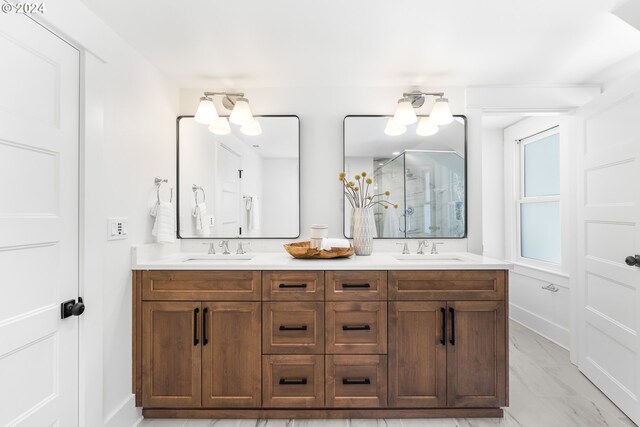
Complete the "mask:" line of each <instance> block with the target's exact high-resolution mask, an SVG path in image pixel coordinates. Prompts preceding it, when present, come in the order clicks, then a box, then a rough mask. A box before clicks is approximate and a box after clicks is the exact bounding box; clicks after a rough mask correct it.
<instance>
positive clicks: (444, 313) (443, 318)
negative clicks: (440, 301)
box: [440, 307, 447, 345]
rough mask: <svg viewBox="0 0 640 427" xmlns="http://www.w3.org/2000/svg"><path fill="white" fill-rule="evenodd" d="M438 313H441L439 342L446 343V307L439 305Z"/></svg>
mask: <svg viewBox="0 0 640 427" xmlns="http://www.w3.org/2000/svg"><path fill="white" fill-rule="evenodd" d="M440 313H442V335H441V337H440V344H442V345H447V309H446V308H444V307H440Z"/></svg>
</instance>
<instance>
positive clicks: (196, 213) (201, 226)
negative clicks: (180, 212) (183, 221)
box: [191, 203, 209, 236]
mask: <svg viewBox="0 0 640 427" xmlns="http://www.w3.org/2000/svg"><path fill="white" fill-rule="evenodd" d="M191 215H193V217H194V219H195V223H196V232H197V233H198V234H199V235H200V236H208V235H209V223H208V221H207V220H208V218H207V205H206V204H204V203H198V204H197V205H196V207H195V208H193V212H191Z"/></svg>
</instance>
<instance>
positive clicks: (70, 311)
mask: <svg viewBox="0 0 640 427" xmlns="http://www.w3.org/2000/svg"><path fill="white" fill-rule="evenodd" d="M84 309H85V306H84V302H82V297H78V302H76V300H74V299H70V300H69V301H65V302H63V303H62V304H60V318H62V319H66V318H67V317H71V316H80V315H81V314H82V313H84Z"/></svg>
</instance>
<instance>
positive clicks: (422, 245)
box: [416, 240, 428, 255]
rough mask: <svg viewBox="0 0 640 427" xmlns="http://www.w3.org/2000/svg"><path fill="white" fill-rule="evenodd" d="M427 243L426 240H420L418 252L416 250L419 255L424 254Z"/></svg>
mask: <svg viewBox="0 0 640 427" xmlns="http://www.w3.org/2000/svg"><path fill="white" fill-rule="evenodd" d="M427 243H428V242H427V241H426V240H418V252H416V253H417V254H418V255H424V248H426V247H427Z"/></svg>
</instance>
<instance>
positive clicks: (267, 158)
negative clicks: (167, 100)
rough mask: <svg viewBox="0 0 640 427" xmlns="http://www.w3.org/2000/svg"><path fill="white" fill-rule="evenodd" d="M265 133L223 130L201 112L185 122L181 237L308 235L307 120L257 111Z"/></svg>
mask: <svg viewBox="0 0 640 427" xmlns="http://www.w3.org/2000/svg"><path fill="white" fill-rule="evenodd" d="M255 120H256V121H258V122H259V124H260V126H261V129H262V133H261V134H259V135H251V136H248V135H246V134H244V133H242V132H240V127H239V126H237V125H234V124H231V131H230V132H229V133H228V134H226V135H216V134H213V133H212V132H210V131H209V130H208V129H207V127H206V126H203V125H202V124H200V123H198V122H196V121H195V120H194V118H193V116H181V117H178V119H177V168H178V174H177V176H178V236H179V237H180V238H186V239H193V238H195V239H197V238H201V239H205V238H238V237H241V238H243V239H247V238H248V239H251V238H262V239H264V238H287V239H293V238H297V237H298V236H299V235H300V121H299V119H298V117H297V116H255Z"/></svg>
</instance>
